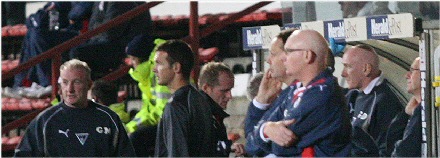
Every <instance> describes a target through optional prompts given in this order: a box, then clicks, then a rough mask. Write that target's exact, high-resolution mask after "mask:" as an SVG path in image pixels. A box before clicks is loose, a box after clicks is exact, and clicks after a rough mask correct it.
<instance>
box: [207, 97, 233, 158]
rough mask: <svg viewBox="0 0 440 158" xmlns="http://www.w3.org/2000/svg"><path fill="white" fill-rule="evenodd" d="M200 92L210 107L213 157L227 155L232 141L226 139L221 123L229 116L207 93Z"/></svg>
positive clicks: (224, 127)
mask: <svg viewBox="0 0 440 158" xmlns="http://www.w3.org/2000/svg"><path fill="white" fill-rule="evenodd" d="M200 93H201V94H202V95H203V96H204V97H205V99H206V100H207V101H208V104H209V106H210V107H211V112H212V117H211V120H212V123H211V126H212V135H213V137H212V140H213V145H214V146H215V150H214V151H213V152H214V153H213V154H214V156H215V157H228V156H229V153H230V152H231V145H232V141H230V140H228V134H227V133H226V126H225V124H224V123H223V120H224V119H225V118H226V117H229V114H227V113H226V112H225V111H223V109H222V108H221V107H220V105H218V104H217V103H216V102H215V101H214V100H212V98H211V97H209V95H208V94H206V93H205V92H203V91H200Z"/></svg>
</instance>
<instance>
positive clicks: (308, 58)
mask: <svg viewBox="0 0 440 158" xmlns="http://www.w3.org/2000/svg"><path fill="white" fill-rule="evenodd" d="M303 57H304V60H305V61H306V63H309V64H310V63H313V62H314V61H315V60H316V54H315V53H313V52H312V51H307V52H306V53H303Z"/></svg>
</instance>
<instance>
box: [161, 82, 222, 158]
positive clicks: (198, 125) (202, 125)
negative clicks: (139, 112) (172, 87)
mask: <svg viewBox="0 0 440 158" xmlns="http://www.w3.org/2000/svg"><path fill="white" fill-rule="evenodd" d="M211 116H212V114H211V110H210V107H209V105H208V103H207V101H206V100H205V98H203V96H202V95H201V94H200V93H199V92H198V91H197V90H196V89H195V88H194V87H192V86H191V85H187V86H184V87H182V88H180V89H178V90H177V91H176V92H175V93H174V94H173V96H172V97H171V98H170V99H169V101H168V103H167V105H165V109H164V112H163V114H162V119H161V120H160V122H159V124H158V129H157V136H156V149H155V154H154V155H155V156H156V157H200V156H203V157H206V156H212V149H213V148H214V147H213V145H212V143H211V142H212V140H211V138H212V134H211V124H212V118H211Z"/></svg>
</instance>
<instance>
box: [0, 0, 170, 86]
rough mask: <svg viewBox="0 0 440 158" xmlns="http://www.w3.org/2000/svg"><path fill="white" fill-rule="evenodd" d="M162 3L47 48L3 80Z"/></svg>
mask: <svg viewBox="0 0 440 158" xmlns="http://www.w3.org/2000/svg"><path fill="white" fill-rule="evenodd" d="M160 3H162V2H149V3H146V4H142V5H140V6H138V7H136V8H134V9H133V10H130V11H128V12H126V13H124V14H122V15H120V16H118V17H116V18H114V19H112V20H110V21H109V22H107V23H105V24H102V25H100V26H99V27H97V28H96V29H94V30H91V31H87V32H85V33H84V34H81V35H78V36H76V37H74V38H72V39H70V40H68V41H66V42H64V43H62V44H59V45H57V46H55V47H53V48H51V49H49V50H47V51H46V52H44V53H41V54H40V55H37V56H36V57H34V58H32V59H30V60H28V61H27V62H25V63H23V64H20V65H19V66H17V67H16V68H14V69H12V70H10V71H8V72H5V73H2V81H5V80H7V79H10V78H12V77H14V75H17V74H18V73H20V72H22V71H24V70H26V69H29V68H31V67H32V66H35V65H37V64H38V63H41V62H43V61H45V60H47V59H51V58H52V57H53V56H55V55H56V54H61V53H63V52H65V51H68V50H70V49H71V48H73V47H75V46H78V45H80V44H82V43H83V42H85V41H86V40H88V39H90V38H91V37H93V36H95V35H97V34H99V33H102V32H104V31H107V30H109V29H111V28H113V27H116V26H118V25H120V24H122V23H124V22H126V21H128V20H130V19H133V18H135V16H138V15H140V14H142V13H144V12H145V11H148V10H149V9H150V8H151V7H154V6H156V5H158V4H160ZM55 78H58V76H55Z"/></svg>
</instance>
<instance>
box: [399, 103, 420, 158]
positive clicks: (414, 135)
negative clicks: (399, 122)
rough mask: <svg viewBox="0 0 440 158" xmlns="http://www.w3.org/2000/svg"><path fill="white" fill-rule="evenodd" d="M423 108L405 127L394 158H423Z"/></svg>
mask: <svg viewBox="0 0 440 158" xmlns="http://www.w3.org/2000/svg"><path fill="white" fill-rule="evenodd" d="M422 142H423V140H422V106H421V105H419V106H418V107H417V108H416V109H415V110H414V114H413V115H412V116H411V118H410V119H409V121H408V124H407V125H406V127H405V132H404V134H403V138H402V140H399V141H397V142H396V144H395V148H394V151H393V153H392V156H393V157H421V156H422Z"/></svg>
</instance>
